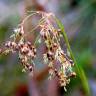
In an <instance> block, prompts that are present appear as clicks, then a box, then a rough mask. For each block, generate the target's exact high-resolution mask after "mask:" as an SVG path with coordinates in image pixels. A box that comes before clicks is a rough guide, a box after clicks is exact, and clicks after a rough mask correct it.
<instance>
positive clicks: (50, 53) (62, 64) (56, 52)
mask: <svg viewBox="0 0 96 96" xmlns="http://www.w3.org/2000/svg"><path fill="white" fill-rule="evenodd" d="M45 18H46V19H45V22H44V23H43V24H42V25H41V26H40V27H41V31H40V34H41V37H42V38H43V39H44V42H45V46H46V53H45V54H44V55H43V58H44V61H45V62H46V63H48V67H49V75H50V76H49V78H50V79H51V78H52V77H54V76H57V77H58V79H59V83H60V85H61V86H64V88H65V86H66V85H67V84H69V82H70V77H72V76H75V75H76V74H75V72H73V71H72V66H73V65H74V64H73V61H72V60H71V59H69V58H68V56H67V55H66V54H65V53H64V51H63V50H62V48H61V46H60V43H59V41H60V37H61V33H60V29H59V30H56V29H55V28H54V27H53V25H52V23H51V22H50V20H49V19H48V18H47V17H46V15H45ZM56 62H59V67H58V68H56ZM65 90H66V88H65Z"/></svg>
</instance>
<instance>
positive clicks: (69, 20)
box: [0, 0, 96, 96]
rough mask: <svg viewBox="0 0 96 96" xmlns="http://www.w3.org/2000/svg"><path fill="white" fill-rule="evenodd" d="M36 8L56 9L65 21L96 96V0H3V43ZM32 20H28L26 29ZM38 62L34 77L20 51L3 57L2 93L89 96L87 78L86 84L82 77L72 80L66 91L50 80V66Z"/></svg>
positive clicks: (5, 95)
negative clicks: (24, 69) (25, 69)
mask: <svg viewBox="0 0 96 96" xmlns="http://www.w3.org/2000/svg"><path fill="white" fill-rule="evenodd" d="M32 10H40V11H46V12H53V13H54V14H55V15H56V16H57V17H58V18H59V19H60V20H61V21H62V23H63V24H64V26H65V31H66V33H67V35H68V38H69V42H70V46H71V48H72V51H73V54H74V56H75V58H76V61H77V64H78V66H80V67H81V68H82V70H83V71H84V72H85V75H86V78H87V82H88V85H89V86H88V87H89V89H90V93H91V94H90V96H96V0H0V44H2V43H3V42H5V41H6V40H8V39H9V36H10V35H11V34H12V32H13V29H14V28H15V27H16V26H17V25H18V24H19V23H20V22H21V21H22V19H23V18H24V17H25V16H26V14H28V13H27V12H28V11H32ZM31 23H32V22H30V21H28V22H27V23H26V30H29V29H30V27H31ZM28 24H29V25H28ZM26 32H27V31H26ZM28 39H29V40H33V39H34V36H29V37H28ZM36 62H37V64H36V66H37V69H36V72H35V76H34V77H33V78H32V77H29V76H28V74H27V73H22V71H21V70H22V66H21V65H20V64H19V62H18V56H17V54H15V55H12V54H9V55H7V56H5V55H2V56H0V96H87V95H86V92H85V89H84V88H86V86H85V87H84V84H85V83H86V82H85V80H84V82H83V83H84V84H82V82H81V80H80V79H79V78H78V76H77V77H76V78H73V79H71V83H70V84H69V85H68V86H67V92H64V89H63V88H61V87H59V86H58V84H57V82H56V80H51V81H49V80H47V75H48V68H47V67H46V66H42V65H40V64H39V61H38V59H37V60H36ZM38 69H39V70H38ZM83 79H84V78H83V77H82V81H83ZM85 85H86V84H85Z"/></svg>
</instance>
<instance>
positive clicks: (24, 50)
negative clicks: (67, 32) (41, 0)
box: [0, 12, 76, 90]
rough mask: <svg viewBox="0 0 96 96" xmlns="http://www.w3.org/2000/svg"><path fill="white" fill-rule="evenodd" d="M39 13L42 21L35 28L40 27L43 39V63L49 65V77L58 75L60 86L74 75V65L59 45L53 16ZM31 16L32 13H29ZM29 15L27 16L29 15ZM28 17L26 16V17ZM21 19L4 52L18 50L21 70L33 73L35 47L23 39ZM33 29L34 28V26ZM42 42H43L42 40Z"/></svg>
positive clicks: (59, 33) (57, 31)
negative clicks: (52, 20) (52, 19)
mask: <svg viewBox="0 0 96 96" xmlns="http://www.w3.org/2000/svg"><path fill="white" fill-rule="evenodd" d="M36 14H41V15H42V19H43V22H42V23H39V24H38V25H37V26H36V28H38V27H39V29H40V33H38V34H40V38H42V41H44V44H45V47H46V51H45V53H44V54H43V59H44V63H46V64H48V67H49V79H51V78H54V77H55V76H57V77H58V80H59V83H60V85H61V86H64V89H65V90H66V88H65V87H66V85H67V84H69V82H70V77H73V76H75V75H76V74H75V72H73V70H72V66H73V65H74V63H73V61H72V60H71V59H70V58H69V57H68V56H67V55H66V54H65V52H64V51H63V49H62V48H61V45H60V39H61V36H62V34H61V30H60V29H56V28H55V27H54V26H53V24H52V22H51V20H50V18H51V16H53V15H52V14H51V13H45V12H36ZM30 16H32V15H30ZM30 16H29V17H30ZM27 19H28V17H27ZM27 19H26V18H25V19H24V20H23V22H22V23H21V25H20V26H19V27H18V28H17V29H15V30H14V34H13V35H12V36H11V38H12V40H10V41H8V42H6V43H5V47H6V50H5V53H8V52H12V53H14V52H18V53H19V59H20V62H21V64H22V66H23V71H28V72H31V73H33V70H34V58H35V57H36V48H35V46H34V45H32V44H31V42H29V41H28V40H27V41H26V40H25V35H26V34H25V33H24V29H23V23H24V22H25V20H27ZM34 29H35V28H34ZM42 43H43V42H42ZM0 53H2V50H1V49H0Z"/></svg>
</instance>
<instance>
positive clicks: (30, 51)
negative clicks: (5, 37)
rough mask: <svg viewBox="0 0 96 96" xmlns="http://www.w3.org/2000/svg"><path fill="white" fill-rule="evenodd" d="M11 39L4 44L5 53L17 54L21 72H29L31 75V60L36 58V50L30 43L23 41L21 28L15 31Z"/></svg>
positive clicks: (32, 64) (32, 63) (32, 65)
mask: <svg viewBox="0 0 96 96" xmlns="http://www.w3.org/2000/svg"><path fill="white" fill-rule="evenodd" d="M11 38H13V39H12V40H10V41H7V42H6V43H5V47H6V50H5V53H9V52H12V53H15V52H18V53H19V60H20V62H21V64H22V66H23V70H22V71H23V72H26V71H29V72H30V73H32V74H33V67H34V62H33V59H34V58H35V57H36V48H35V46H34V45H32V44H31V42H29V41H26V40H25V38H24V30H23V26H21V27H19V28H17V29H15V30H14V34H13V35H12V36H11Z"/></svg>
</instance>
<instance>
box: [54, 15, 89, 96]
mask: <svg viewBox="0 0 96 96" xmlns="http://www.w3.org/2000/svg"><path fill="white" fill-rule="evenodd" d="M53 18H54V19H55V21H56V22H57V24H58V26H59V28H60V29H61V32H62V35H63V38H64V40H65V42H66V45H67V48H68V50H69V52H70V56H71V58H72V59H73V61H74V63H75V66H76V69H77V72H78V75H79V78H80V79H81V82H82V85H83V87H84V91H85V92H86V96H90V89H89V85H88V81H87V77H86V75H85V72H84V70H83V69H82V67H80V66H79V67H78V65H77V62H76V60H75V58H74V55H73V53H72V50H71V48H70V44H69V41H68V38H67V35H66V32H65V30H64V26H63V24H62V23H61V21H59V20H58V19H57V18H56V17H55V16H54V17H53Z"/></svg>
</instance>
